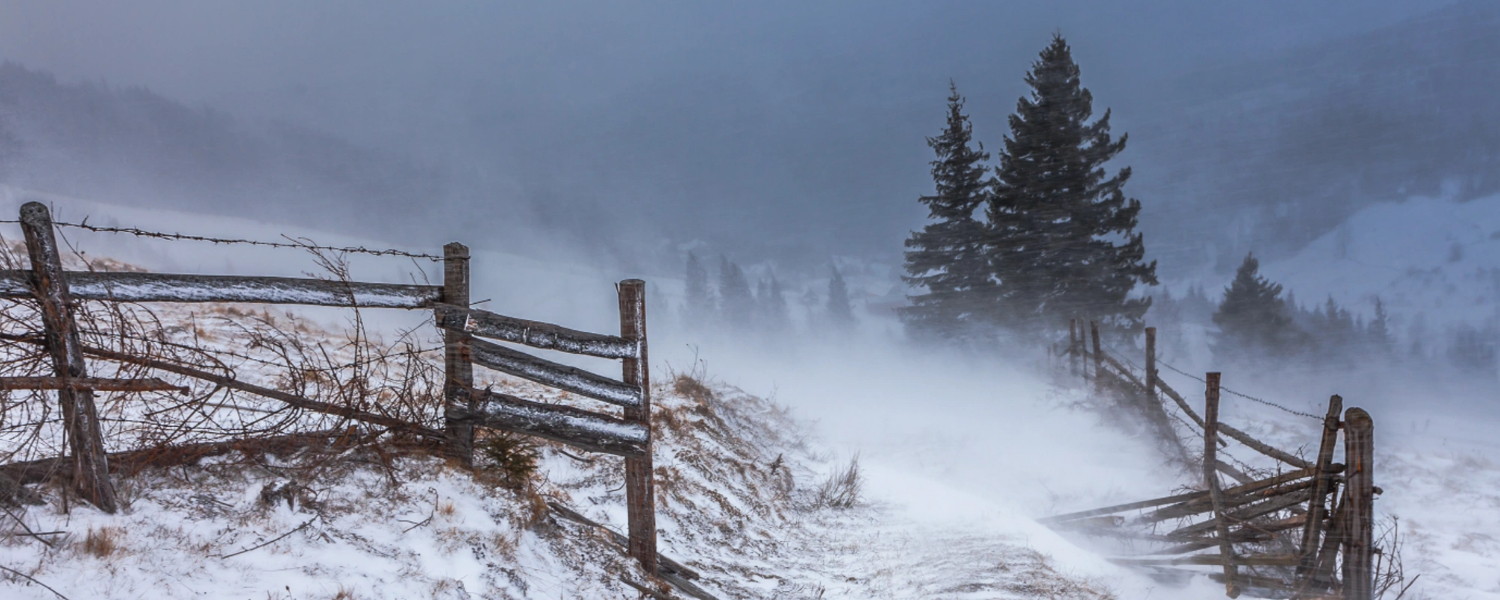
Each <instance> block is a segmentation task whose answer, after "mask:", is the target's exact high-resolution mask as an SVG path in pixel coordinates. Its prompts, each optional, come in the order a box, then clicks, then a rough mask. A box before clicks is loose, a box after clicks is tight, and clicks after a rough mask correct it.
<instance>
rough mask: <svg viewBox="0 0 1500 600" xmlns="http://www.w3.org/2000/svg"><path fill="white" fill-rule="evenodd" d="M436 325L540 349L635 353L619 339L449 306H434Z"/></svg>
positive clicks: (612, 354)
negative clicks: (435, 308) (435, 307)
mask: <svg viewBox="0 0 1500 600" xmlns="http://www.w3.org/2000/svg"><path fill="white" fill-rule="evenodd" d="M437 323H438V327H442V328H444V329H451V330H456V331H462V332H464V333H467V334H469V335H473V336H476V337H482V338H490V339H496V340H501V341H506V342H514V343H517V344H525V345H527V346H531V347H532V348H541V349H543V350H557V351H559V352H567V353H570V354H583V355H586V356H597V357H600V358H631V357H634V356H635V354H636V347H635V342H631V341H630V340H627V339H625V338H622V337H619V336H613V335H603V334H598V333H589V332H586V331H576V330H573V329H568V328H566V327H562V326H560V325H553V324H551V323H543V322H541V321H528V320H526V319H517V318H515V317H507V316H505V315H499V314H495V313H492V312H489V311H484V310H479V309H471V308H462V307H458V306H454V305H451V304H444V305H439V306H438V307H437Z"/></svg>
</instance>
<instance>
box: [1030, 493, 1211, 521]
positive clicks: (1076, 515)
mask: <svg viewBox="0 0 1500 600" xmlns="http://www.w3.org/2000/svg"><path fill="white" fill-rule="evenodd" d="M1207 494H1208V492H1188V493H1186V494H1177V495H1174V496H1166V497H1163V498H1153V499H1151V500H1141V501H1139V502H1129V503H1126V504H1116V505H1114V506H1106V507H1103V508H1095V509H1091V510H1084V511H1079V512H1073V513H1067V514H1062V515H1053V516H1050V517H1043V518H1040V519H1037V522H1038V523H1042V524H1047V523H1061V522H1064V521H1071V520H1074V519H1082V518H1085V517H1095V516H1099V515H1110V514H1114V513H1118V512H1125V511H1127V510H1138V509H1142V508H1152V507H1156V506H1161V505H1163V504H1175V503H1178V502H1183V501H1186V500H1192V499H1194V498H1201V497H1203V496H1205V495H1207Z"/></svg>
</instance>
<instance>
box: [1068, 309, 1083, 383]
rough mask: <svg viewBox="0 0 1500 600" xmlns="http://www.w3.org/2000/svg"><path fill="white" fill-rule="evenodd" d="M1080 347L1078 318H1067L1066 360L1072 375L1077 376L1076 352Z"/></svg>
mask: <svg viewBox="0 0 1500 600" xmlns="http://www.w3.org/2000/svg"><path fill="white" fill-rule="evenodd" d="M1081 349H1082V345H1081V344H1079V343H1078V319H1077V318H1076V317H1075V318H1072V319H1068V354H1069V359H1068V360H1069V362H1070V365H1069V366H1070V368H1071V369H1072V370H1073V376H1074V377H1077V376H1078V353H1079V350H1081Z"/></svg>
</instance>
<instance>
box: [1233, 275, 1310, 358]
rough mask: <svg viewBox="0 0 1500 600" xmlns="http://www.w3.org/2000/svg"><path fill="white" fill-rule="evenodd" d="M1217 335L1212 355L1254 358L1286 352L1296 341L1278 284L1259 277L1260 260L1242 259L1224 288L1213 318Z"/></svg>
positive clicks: (1295, 331) (1294, 328)
mask: <svg viewBox="0 0 1500 600" xmlns="http://www.w3.org/2000/svg"><path fill="white" fill-rule="evenodd" d="M1213 322H1214V325H1217V326H1218V327H1219V335H1218V337H1217V339H1215V340H1214V343H1213V351H1214V355H1215V356H1218V357H1221V358H1247V357H1249V358H1255V357H1267V356H1276V355H1279V354H1282V353H1284V352H1287V351H1288V350H1290V347H1291V346H1292V345H1293V344H1294V343H1295V340H1296V338H1297V335H1296V333H1297V330H1296V327H1295V326H1294V325H1293V324H1292V316H1291V314H1289V312H1288V311H1287V306H1286V302H1285V301H1283V300H1282V298H1281V284H1278V283H1271V282H1270V281H1269V280H1267V279H1266V278H1265V277H1261V276H1260V261H1258V260H1256V259H1255V255H1254V254H1248V255H1246V256H1245V261H1244V262H1242V263H1240V268H1239V269H1238V270H1237V271H1235V274H1234V281H1232V282H1230V284H1229V287H1228V288H1225V289H1224V301H1223V302H1222V303H1220V304H1219V310H1218V312H1215V313H1214V316H1213Z"/></svg>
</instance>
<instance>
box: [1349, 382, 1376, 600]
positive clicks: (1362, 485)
mask: <svg viewBox="0 0 1500 600" xmlns="http://www.w3.org/2000/svg"><path fill="white" fill-rule="evenodd" d="M1374 432H1375V423H1374V421H1373V420H1371V419H1370V413H1368V412H1365V411H1364V409H1361V408H1351V409H1349V410H1348V411H1346V412H1345V413H1344V464H1346V465H1348V467H1347V468H1348V471H1347V472H1346V473H1345V482H1346V483H1345V485H1344V494H1345V496H1346V498H1347V501H1348V514H1347V515H1346V516H1345V517H1344V518H1345V522H1346V524H1347V525H1348V530H1347V532H1346V535H1345V536H1344V561H1343V571H1344V573H1343V575H1344V577H1343V584H1344V600H1371V597H1372V595H1373V594H1374V585H1375V573H1374V571H1373V568H1374V559H1375V554H1374V552H1375V539H1374V527H1375V480H1374V475H1375V469H1374V467H1375V464H1374V459H1375V450H1374Z"/></svg>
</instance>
